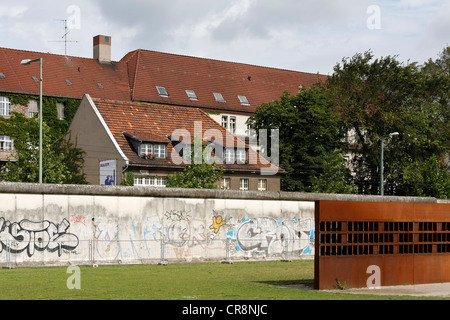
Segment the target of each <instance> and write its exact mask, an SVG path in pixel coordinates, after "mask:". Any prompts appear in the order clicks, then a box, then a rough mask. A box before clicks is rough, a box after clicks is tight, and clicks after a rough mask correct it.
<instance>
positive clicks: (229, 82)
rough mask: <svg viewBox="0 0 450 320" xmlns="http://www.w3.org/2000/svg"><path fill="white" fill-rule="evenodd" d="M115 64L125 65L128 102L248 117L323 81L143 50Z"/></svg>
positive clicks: (294, 73)
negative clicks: (261, 107) (285, 95)
mask: <svg viewBox="0 0 450 320" xmlns="http://www.w3.org/2000/svg"><path fill="white" fill-rule="evenodd" d="M121 62H123V63H127V64H128V70H129V73H128V76H129V80H130V88H131V90H132V99H133V100H139V101H147V102H158V103H167V104H178V105H188V106H199V107H200V106H201V107H205V106H206V107H211V108H217V109H231V110H238V111H245V112H254V111H255V109H256V107H257V106H259V105H261V104H262V103H268V102H271V101H273V100H279V99H280V97H281V95H282V94H283V92H284V91H286V90H287V91H289V92H290V93H291V94H297V93H298V90H299V86H300V85H302V86H303V87H310V86H311V85H312V84H314V83H316V82H317V81H318V80H325V78H326V76H324V75H318V74H311V73H304V72H297V71H289V70H282V69H274V68H267V67H260V66H254V65H249V64H242V63H234V62H225V61H219V60H212V59H204V58H196V57H189V56H182V55H175V54H168V53H161V52H155V51H148V50H136V51H133V52H130V53H129V54H127V55H126V56H125V57H123V58H122V60H121ZM156 86H162V87H165V88H166V89H167V91H168V94H169V97H168V98H164V97H161V96H160V95H159V94H158V92H157V90H156ZM185 90H194V91H195V93H196V95H197V97H198V100H190V99H189V97H188V96H187V94H186V92H185ZM213 92H217V93H221V94H222V95H223V98H224V100H225V101H226V102H217V101H216V100H215V98H214V96H213ZM238 95H243V96H246V97H247V99H248V102H249V104H250V105H249V106H246V105H241V103H240V101H239V100H238V97H237V96H238Z"/></svg>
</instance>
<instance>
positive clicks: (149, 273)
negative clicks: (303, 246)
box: [0, 260, 417, 300]
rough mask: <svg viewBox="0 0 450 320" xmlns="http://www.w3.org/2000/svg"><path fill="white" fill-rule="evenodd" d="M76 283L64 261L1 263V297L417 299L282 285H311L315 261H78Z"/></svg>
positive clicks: (94, 298) (96, 298) (10, 298)
mask: <svg viewBox="0 0 450 320" xmlns="http://www.w3.org/2000/svg"><path fill="white" fill-rule="evenodd" d="M79 270H80V272H79V280H80V282H79V284H80V289H76V288H74V289H69V288H68V286H67V280H68V278H69V277H71V276H72V273H67V271H68V269H67V267H33V268H31V267H28V268H20V267H18V268H14V269H0V287H1V291H0V299H1V300H22V299H24V300H84V299H87V300H125V299H126V300H327V299H328V300H329V299H333V300H336V299H339V300H341V299H343V300H355V299H358V300H359V299H417V297H415V298H413V297H406V296H403V297H396V296H376V295H354V294H344V293H339V290H336V291H337V292H336V293H330V292H323V291H317V290H307V289H305V290H300V289H293V288H286V287H284V285H289V284H303V285H304V286H306V287H309V288H312V287H313V283H314V261H312V260H300V261H292V262H279V261H268V262H235V263H233V264H221V263H178V264H168V265H166V266H161V265H111V266H98V267H97V268H93V267H88V266H81V267H80V269H79Z"/></svg>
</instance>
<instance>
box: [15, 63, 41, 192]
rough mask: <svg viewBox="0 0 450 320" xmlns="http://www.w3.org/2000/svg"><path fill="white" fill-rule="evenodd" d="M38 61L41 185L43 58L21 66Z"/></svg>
mask: <svg viewBox="0 0 450 320" xmlns="http://www.w3.org/2000/svg"><path fill="white" fill-rule="evenodd" d="M36 61H39V183H42V117H43V114H42V58H38V59H33V60H31V59H25V60H22V61H21V62H20V64H21V65H29V64H30V63H32V62H36Z"/></svg>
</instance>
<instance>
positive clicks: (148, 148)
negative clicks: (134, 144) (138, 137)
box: [139, 143, 153, 157]
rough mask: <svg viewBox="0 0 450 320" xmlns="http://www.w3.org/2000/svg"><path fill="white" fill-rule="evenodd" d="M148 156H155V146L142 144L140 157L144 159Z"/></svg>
mask: <svg viewBox="0 0 450 320" xmlns="http://www.w3.org/2000/svg"><path fill="white" fill-rule="evenodd" d="M148 154H153V145H152V144H149V143H143V144H141V146H140V147H139V155H140V156H141V157H142V156H145V155H148Z"/></svg>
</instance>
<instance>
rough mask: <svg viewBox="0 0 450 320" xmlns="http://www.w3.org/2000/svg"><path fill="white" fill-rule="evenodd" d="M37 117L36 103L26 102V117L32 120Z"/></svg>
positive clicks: (32, 101) (33, 101) (34, 101)
mask: <svg viewBox="0 0 450 320" xmlns="http://www.w3.org/2000/svg"><path fill="white" fill-rule="evenodd" d="M38 115H39V109H38V102H37V101H36V100H29V101H28V117H29V118H34V117H37V116H38Z"/></svg>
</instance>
